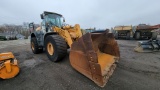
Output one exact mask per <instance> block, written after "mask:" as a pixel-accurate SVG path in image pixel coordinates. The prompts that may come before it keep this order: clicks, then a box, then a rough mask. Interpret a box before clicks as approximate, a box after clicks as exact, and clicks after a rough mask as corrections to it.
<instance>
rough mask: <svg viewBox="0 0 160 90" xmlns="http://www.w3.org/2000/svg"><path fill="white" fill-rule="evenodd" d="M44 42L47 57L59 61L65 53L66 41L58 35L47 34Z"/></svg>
mask: <svg viewBox="0 0 160 90" xmlns="http://www.w3.org/2000/svg"><path fill="white" fill-rule="evenodd" d="M44 44H45V51H46V54H47V57H48V58H49V59H50V60H51V61H53V62H57V61H60V60H61V59H62V58H64V57H65V56H66V54H67V44H66V41H65V40H64V39H63V38H62V37H61V36H59V35H49V36H47V37H46V39H45V43H44Z"/></svg>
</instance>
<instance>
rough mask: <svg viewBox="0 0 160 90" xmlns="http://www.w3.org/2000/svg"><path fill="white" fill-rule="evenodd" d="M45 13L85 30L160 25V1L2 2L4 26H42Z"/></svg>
mask: <svg viewBox="0 0 160 90" xmlns="http://www.w3.org/2000/svg"><path fill="white" fill-rule="evenodd" d="M43 11H52V12H57V13H60V14H62V15H63V16H64V17H65V19H66V23H68V24H71V25H74V24H77V23H78V24H80V25H81V27H82V28H90V27H96V28H97V29H98V28H101V29H102V28H110V27H113V26H116V25H131V24H132V25H137V24H139V23H146V24H159V23H160V0H0V24H4V23H7V24H22V23H23V22H35V23H40V22H41V19H40V14H41V13H42V12H43Z"/></svg>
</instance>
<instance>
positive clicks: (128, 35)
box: [126, 32, 130, 40]
mask: <svg viewBox="0 0 160 90" xmlns="http://www.w3.org/2000/svg"><path fill="white" fill-rule="evenodd" d="M126 39H127V40H130V32H127V36H126Z"/></svg>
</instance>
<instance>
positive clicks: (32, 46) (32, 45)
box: [31, 42, 34, 50]
mask: <svg viewBox="0 0 160 90" xmlns="http://www.w3.org/2000/svg"><path fill="white" fill-rule="evenodd" d="M31 48H32V50H34V43H33V42H32V43H31Z"/></svg>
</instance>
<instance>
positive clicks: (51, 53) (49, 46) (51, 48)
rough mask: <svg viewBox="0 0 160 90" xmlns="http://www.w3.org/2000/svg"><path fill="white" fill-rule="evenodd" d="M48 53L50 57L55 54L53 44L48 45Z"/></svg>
mask: <svg viewBox="0 0 160 90" xmlns="http://www.w3.org/2000/svg"><path fill="white" fill-rule="evenodd" d="M47 51H48V53H49V55H53V53H54V47H53V45H52V43H50V42H49V43H48V44H47Z"/></svg>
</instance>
